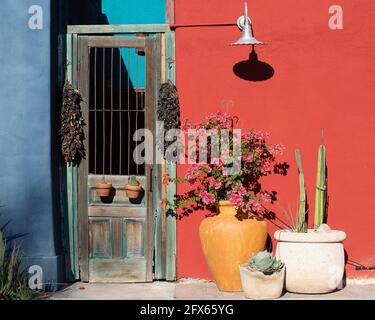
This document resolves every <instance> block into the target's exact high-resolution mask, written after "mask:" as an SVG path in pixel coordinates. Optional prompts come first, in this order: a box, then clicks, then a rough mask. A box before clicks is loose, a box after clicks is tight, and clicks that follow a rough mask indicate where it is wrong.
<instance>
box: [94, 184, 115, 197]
mask: <svg viewBox="0 0 375 320" xmlns="http://www.w3.org/2000/svg"><path fill="white" fill-rule="evenodd" d="M95 188H96V194H97V195H98V196H99V197H108V196H109V195H110V193H111V189H112V183H97V184H96V185H95Z"/></svg>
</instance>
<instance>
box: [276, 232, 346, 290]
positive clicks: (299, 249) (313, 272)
mask: <svg viewBox="0 0 375 320" xmlns="http://www.w3.org/2000/svg"><path fill="white" fill-rule="evenodd" d="M345 238H346V234H345V232H343V231H337V230H330V231H329V232H323V233H320V232H316V231H314V230H309V231H308V232H307V233H297V232H291V231H287V230H279V231H276V232H275V239H276V240H277V241H278V243H277V247H276V257H277V258H278V259H281V260H282V261H283V262H284V263H285V267H286V274H285V285H286V290H287V291H290V292H295V293H328V292H332V291H334V290H335V289H336V288H338V287H340V285H341V284H342V279H343V275H344V268H345V254H344V246H343V244H342V241H344V240H345Z"/></svg>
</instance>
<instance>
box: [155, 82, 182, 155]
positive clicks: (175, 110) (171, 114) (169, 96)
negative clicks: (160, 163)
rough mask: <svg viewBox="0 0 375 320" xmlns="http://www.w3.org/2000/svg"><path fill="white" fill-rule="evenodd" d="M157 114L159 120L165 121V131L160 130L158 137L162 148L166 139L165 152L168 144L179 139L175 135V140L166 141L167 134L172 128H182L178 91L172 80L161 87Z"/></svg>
mask: <svg viewBox="0 0 375 320" xmlns="http://www.w3.org/2000/svg"><path fill="white" fill-rule="evenodd" d="M157 116H158V120H159V121H163V123H164V131H163V130H161V131H159V133H160V134H159V136H158V137H157V140H158V146H159V148H160V146H162V145H163V140H164V150H162V151H163V152H164V153H165V151H166V149H167V148H168V146H170V145H171V144H173V143H175V141H176V140H177V138H176V137H175V139H174V140H173V141H165V134H166V133H167V132H168V131H169V130H171V129H180V127H181V121H180V101H179V98H178V92H177V88H176V86H175V85H174V84H173V83H172V82H171V81H170V80H168V81H167V82H165V83H163V84H162V85H161V87H160V90H159V99H158V109H157ZM159 129H160V128H159ZM161 149H162V148H161Z"/></svg>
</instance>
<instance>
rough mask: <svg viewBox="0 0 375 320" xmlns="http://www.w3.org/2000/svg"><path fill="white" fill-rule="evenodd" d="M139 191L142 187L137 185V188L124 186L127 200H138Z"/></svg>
mask: <svg viewBox="0 0 375 320" xmlns="http://www.w3.org/2000/svg"><path fill="white" fill-rule="evenodd" d="M141 191H142V186H141V185H138V186H131V185H129V184H126V185H125V192H126V196H127V197H128V198H129V199H138V197H139V194H140V193H141Z"/></svg>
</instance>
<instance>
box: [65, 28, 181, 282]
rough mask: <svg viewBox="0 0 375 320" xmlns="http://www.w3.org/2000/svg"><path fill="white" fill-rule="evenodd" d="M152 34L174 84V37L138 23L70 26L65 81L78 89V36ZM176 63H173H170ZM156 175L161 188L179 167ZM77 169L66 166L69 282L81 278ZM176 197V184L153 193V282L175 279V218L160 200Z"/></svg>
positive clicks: (165, 30) (165, 77)
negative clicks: (165, 177)
mask: <svg viewBox="0 0 375 320" xmlns="http://www.w3.org/2000/svg"><path fill="white" fill-rule="evenodd" d="M136 33H151V34H160V37H161V41H162V44H161V47H162V52H161V55H162V64H163V65H162V82H163V81H166V80H171V81H172V82H173V83H175V64H174V61H175V35H174V33H173V32H172V31H171V30H170V28H169V25H166V24H143V25H142V24H135V25H79V26H72V25H70V26H68V28H67V34H66V72H65V79H66V80H67V81H69V82H71V83H72V84H73V86H75V87H77V74H78V65H77V57H78V52H77V48H78V37H79V36H80V35H90V34H93V35H94V34H95V35H113V34H116V35H119V34H123V35H126V34H136ZM171 62H173V63H171ZM159 167H160V168H159V169H158V170H157V173H156V174H155V176H154V179H155V185H161V184H160V183H159V182H160V181H161V173H162V172H168V173H169V174H170V176H171V177H175V176H176V165H174V164H164V165H161V166H159ZM77 169H78V168H77V167H76V166H69V165H66V166H65V167H64V168H63V170H62V171H63V178H64V179H63V181H64V182H65V183H63V185H62V191H63V193H64V196H63V199H65V200H64V201H63V203H62V206H61V208H62V217H63V221H64V226H63V229H64V232H63V234H64V235H65V236H64V239H63V243H65V249H66V251H67V264H66V267H67V277H68V279H70V280H78V279H80V274H79V243H78V238H79V237H78V199H77V194H78V170H77ZM175 194H176V185H175V184H174V183H172V184H170V185H169V186H167V187H166V188H165V189H163V187H161V189H160V188H159V189H158V188H156V189H155V192H154V199H153V202H154V208H155V212H154V230H155V234H154V270H155V272H154V279H155V280H158V279H166V280H168V281H174V280H175V279H176V219H175V217H174V216H173V215H168V216H167V215H166V212H165V210H164V209H163V208H161V207H160V200H161V198H163V197H165V196H166V197H167V198H168V199H169V200H173V199H174V197H175Z"/></svg>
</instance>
